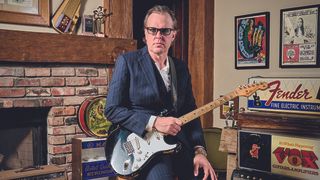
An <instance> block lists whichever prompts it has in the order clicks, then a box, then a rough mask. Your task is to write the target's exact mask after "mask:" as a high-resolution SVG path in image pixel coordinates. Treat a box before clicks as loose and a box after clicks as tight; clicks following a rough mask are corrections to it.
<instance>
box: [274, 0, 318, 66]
mask: <svg viewBox="0 0 320 180" xmlns="http://www.w3.org/2000/svg"><path fill="white" fill-rule="evenodd" d="M319 7H320V5H313V6H304V7H297V8H289V9H281V10H280V55H279V56H280V57H279V59H280V67H281V68H304V67H317V66H319V46H318V42H319V36H318V34H319Z"/></svg>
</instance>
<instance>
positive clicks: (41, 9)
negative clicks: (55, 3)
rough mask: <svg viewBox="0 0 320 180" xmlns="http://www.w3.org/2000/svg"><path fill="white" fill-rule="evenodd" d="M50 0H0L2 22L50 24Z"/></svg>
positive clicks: (0, 20)
mask: <svg viewBox="0 0 320 180" xmlns="http://www.w3.org/2000/svg"><path fill="white" fill-rule="evenodd" d="M49 18H50V11H49V0H0V22H3V23H12V24H23V25H37V26H50V20H49Z"/></svg>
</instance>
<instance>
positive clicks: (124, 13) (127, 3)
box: [104, 0, 133, 39]
mask: <svg viewBox="0 0 320 180" xmlns="http://www.w3.org/2000/svg"><path fill="white" fill-rule="evenodd" d="M104 8H105V9H106V13H110V12H111V13H112V15H111V16H109V17H106V21H105V26H104V28H105V30H104V32H105V35H106V36H107V37H112V38H128V39H132V38H133V32H132V22H133V20H132V0H104Z"/></svg>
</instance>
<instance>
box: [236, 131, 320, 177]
mask: <svg viewBox="0 0 320 180" xmlns="http://www.w3.org/2000/svg"><path fill="white" fill-rule="evenodd" d="M238 138H239V141H238V163H239V168H240V169H246V170H249V172H256V171H259V172H261V173H262V174H273V175H276V174H277V175H281V176H287V177H286V179H288V178H289V177H291V178H298V179H308V180H318V179H320V168H319V167H320V162H319V157H320V151H319V150H320V140H319V137H318V136H313V137H310V136H296V135H292V134H284V133H274V132H254V131H252V130H251V131H246V130H239V136H238ZM241 172H242V171H241ZM243 172H247V171H243ZM257 175H260V174H257ZM249 176H250V177H251V175H249ZM244 177H246V176H245V175H244ZM276 177H278V176H276ZM249 179H250V178H249ZM271 179H273V178H271Z"/></svg>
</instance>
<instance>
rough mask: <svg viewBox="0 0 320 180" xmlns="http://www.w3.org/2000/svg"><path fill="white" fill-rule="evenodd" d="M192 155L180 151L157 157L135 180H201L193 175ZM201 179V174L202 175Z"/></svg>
mask: <svg viewBox="0 0 320 180" xmlns="http://www.w3.org/2000/svg"><path fill="white" fill-rule="evenodd" d="M193 170H194V169H193V155H192V154H191V153H189V152H186V151H184V150H183V149H182V150H180V151H179V152H178V153H177V154H168V155H164V154H163V155H158V156H156V157H155V158H154V159H152V160H151V161H150V162H149V163H148V164H147V166H146V167H145V168H143V169H142V171H141V172H140V175H139V176H138V177H137V178H135V179H137V180H174V179H176V177H178V179H179V180H194V179H202V178H201V177H200V176H199V177H194V175H193ZM202 177H203V173H202Z"/></svg>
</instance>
